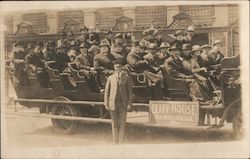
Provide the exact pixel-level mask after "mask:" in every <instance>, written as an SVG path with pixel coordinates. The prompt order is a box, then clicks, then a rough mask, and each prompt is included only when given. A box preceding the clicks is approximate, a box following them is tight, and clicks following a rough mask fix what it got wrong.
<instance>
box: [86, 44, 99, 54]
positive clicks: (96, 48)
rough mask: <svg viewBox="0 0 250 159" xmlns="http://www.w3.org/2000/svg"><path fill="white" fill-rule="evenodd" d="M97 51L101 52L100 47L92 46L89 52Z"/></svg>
mask: <svg viewBox="0 0 250 159" xmlns="http://www.w3.org/2000/svg"><path fill="white" fill-rule="evenodd" d="M95 50H99V47H98V46H95V45H92V46H91V47H90V48H89V50H88V52H92V51H95Z"/></svg>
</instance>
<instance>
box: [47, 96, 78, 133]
mask: <svg viewBox="0 0 250 159" xmlns="http://www.w3.org/2000/svg"><path fill="white" fill-rule="evenodd" d="M55 100H61V101H66V100H68V101H69V99H67V98H65V97H59V98H56V99H55ZM51 114H52V115H60V116H80V112H79V111H78V109H77V107H75V106H70V105H62V104H61V105H54V106H53V108H52V111H51ZM51 121H52V124H53V127H54V128H55V131H56V133H60V134H73V133H74V132H75V131H76V129H77V128H78V126H79V124H80V122H79V121H75V120H63V119H51Z"/></svg>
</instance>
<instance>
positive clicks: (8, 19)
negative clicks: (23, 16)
mask: <svg viewBox="0 0 250 159" xmlns="http://www.w3.org/2000/svg"><path fill="white" fill-rule="evenodd" d="M4 25H5V26H6V34H7V35H11V34H13V16H5V17H4Z"/></svg>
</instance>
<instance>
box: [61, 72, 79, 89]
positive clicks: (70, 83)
mask: <svg viewBox="0 0 250 159" xmlns="http://www.w3.org/2000/svg"><path fill="white" fill-rule="evenodd" d="M60 76H61V80H62V83H63V86H64V89H65V90H69V91H72V90H75V89H76V83H75V81H74V80H73V79H70V76H69V74H68V73H60Z"/></svg>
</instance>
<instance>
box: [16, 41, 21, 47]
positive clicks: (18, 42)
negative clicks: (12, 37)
mask: <svg viewBox="0 0 250 159" xmlns="http://www.w3.org/2000/svg"><path fill="white" fill-rule="evenodd" d="M22 45H23V44H22V42H21V41H17V42H16V43H15V44H14V46H15V47H16V46H22Z"/></svg>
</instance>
